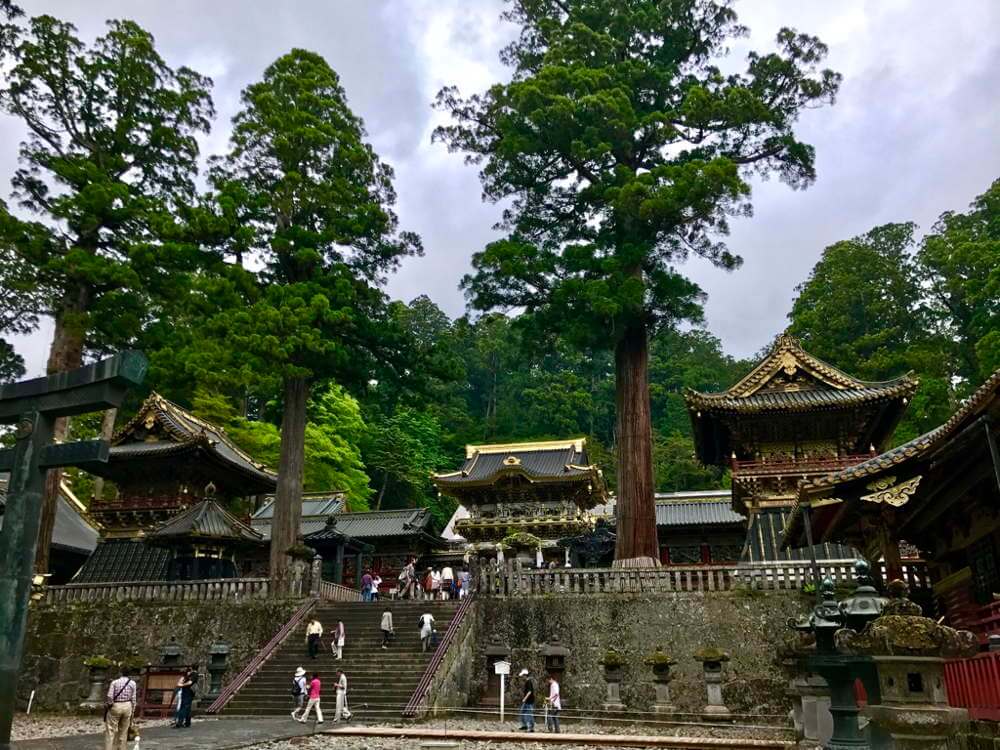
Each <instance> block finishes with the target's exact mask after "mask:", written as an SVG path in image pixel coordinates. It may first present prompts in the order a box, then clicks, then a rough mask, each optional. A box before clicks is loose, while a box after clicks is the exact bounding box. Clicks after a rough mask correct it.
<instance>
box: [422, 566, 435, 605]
mask: <svg viewBox="0 0 1000 750" xmlns="http://www.w3.org/2000/svg"><path fill="white" fill-rule="evenodd" d="M423 594H424V599H433V598H434V571H433V570H431V569H430V568H428V569H427V571H426V572H425V573H424V580H423Z"/></svg>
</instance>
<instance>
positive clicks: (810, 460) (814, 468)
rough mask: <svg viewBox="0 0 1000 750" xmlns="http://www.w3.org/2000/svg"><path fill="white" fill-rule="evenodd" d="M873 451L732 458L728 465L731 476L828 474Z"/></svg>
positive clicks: (863, 457)
mask: <svg viewBox="0 0 1000 750" xmlns="http://www.w3.org/2000/svg"><path fill="white" fill-rule="evenodd" d="M874 455H875V454H874V453H852V454H844V455H841V456H823V457H820V456H816V457H809V456H802V457H797V458H788V457H783V458H774V459H767V458H759V459H752V460H748V461H742V460H739V459H735V458H734V459H732V460H731V461H730V462H729V467H730V469H731V470H732V473H733V478H734V479H737V478H739V477H766V476H785V475H789V474H792V475H794V474H828V473H830V472H832V471H840V470H841V469H846V468H848V467H850V466H857V465H858V464H860V463H861V462H863V461H867V460H868V459H870V458H872V456H874Z"/></svg>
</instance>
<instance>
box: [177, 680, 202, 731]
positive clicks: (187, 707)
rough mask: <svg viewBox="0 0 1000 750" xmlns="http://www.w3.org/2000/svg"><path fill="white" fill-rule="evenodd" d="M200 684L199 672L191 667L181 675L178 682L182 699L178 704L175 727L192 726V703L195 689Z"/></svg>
mask: <svg viewBox="0 0 1000 750" xmlns="http://www.w3.org/2000/svg"><path fill="white" fill-rule="evenodd" d="M197 684H198V673H197V672H196V671H195V670H193V669H189V670H188V671H187V672H185V673H184V676H183V677H181V681H180V682H179V683H177V686H178V687H179V688H180V689H181V699H180V702H179V704H178V706H177V716H176V718H175V721H174V727H175V728H177V729H180V728H181V727H190V726H191V704H192V703H193V702H194V691H195V690H196V689H197V688H196V685H197Z"/></svg>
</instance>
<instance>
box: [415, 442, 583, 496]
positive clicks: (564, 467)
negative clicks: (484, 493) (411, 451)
mask: <svg viewBox="0 0 1000 750" xmlns="http://www.w3.org/2000/svg"><path fill="white" fill-rule="evenodd" d="M505 475H506V476H509V475H518V476H522V477H524V478H526V479H527V480H528V481H530V482H566V481H570V482H572V481H585V482H586V481H589V482H594V483H598V482H599V483H600V487H601V488H603V482H602V481H601V472H600V470H599V469H598V468H597V467H596V466H592V465H591V464H590V463H589V459H588V458H587V451H586V441H585V440H584V439H583V438H580V439H576V440H558V441H548V442H541V443H505V444H497V445H470V446H467V447H466V451H465V463H463V464H462V467H461V468H460V469H459V470H458V471H453V472H449V473H446V474H435V475H434V477H433V479H434V483H435V484H436V485H438V487H440V488H442V489H445V488H451V487H462V486H469V487H473V486H484V485H489V484H492V483H493V482H495V481H496V480H498V479H499V478H500V477H502V476H505Z"/></svg>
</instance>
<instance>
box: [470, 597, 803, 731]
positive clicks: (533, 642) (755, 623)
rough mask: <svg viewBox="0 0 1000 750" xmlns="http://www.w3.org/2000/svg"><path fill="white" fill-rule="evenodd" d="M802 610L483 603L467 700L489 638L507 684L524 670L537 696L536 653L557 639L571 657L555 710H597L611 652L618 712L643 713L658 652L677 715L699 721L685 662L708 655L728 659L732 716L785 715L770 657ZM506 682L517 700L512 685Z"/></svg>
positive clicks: (595, 601)
mask: <svg viewBox="0 0 1000 750" xmlns="http://www.w3.org/2000/svg"><path fill="white" fill-rule="evenodd" d="M812 603H813V602H812V601H811V600H810V599H809V598H808V597H805V596H803V595H802V594H800V593H797V592H749V593H747V592H741V591H731V592H730V591H727V592H721V591H715V592H678V593H673V594H667V593H664V594H655V595H610V594H601V595H596V596H585V597H581V596H559V595H549V596H543V597H532V598H524V599H517V598H515V597H510V598H507V599H502V600H498V599H494V600H489V599H484V600H483V601H480V602H479V603H478V604H477V612H476V634H477V637H476V653H475V657H474V676H475V684H474V695H475V696H479V695H481V693H482V691H483V689H484V687H485V683H486V672H487V670H486V654H485V652H484V649H485V647H486V645H487V644H488V642H489V641H490V639H491V637H492V636H493V635H494V634H495V635H496V636H497V637H498V639H499V641H500V642H501V643H502V644H503V645H505V646H508V647H509V648H510V649H511V660H512V670H511V671H512V674H515V675H516V674H517V672H518V671H520V669H521V668H522V667H525V666H527V667H528V668H529V669H530V670H531V672H532V675H533V677H534V679H535V686H536V690H538V691H539V692H540V693H541V692H542V687H543V686H542V677H543V675H544V661H543V658H542V654H541V649H542V647H543V645H544V644H545V643H546V642H547V641H549V639H550V638H551V637H552V636H553V635H555V634H558V636H559V639H560V641H561V645H563V646H565V647H567V648H569V649H570V651H571V654H570V656H569V658H568V660H567V668H566V673H565V675H564V677H563V682H562V696H563V701H564V704H565V706H564V707H565V709H584V710H588V711H597V710H600V709H601V708H602V704H603V703H604V700H605V695H606V690H605V682H604V679H603V669H602V667H601V666H600V661H601V659H602V657H603V656H604V654H605V653H606V652H607V650H608V649H609V648H614V649H616V650H618V651H620V652H622V653H623V654H624V655H625V661H626V664H625V666H624V675H623V682H622V689H621V694H622V700H623V701H624V703H625V705H626V707H627V708H628V710H630V711H648V710H651V709H650V706H651V705H652V703H653V700H654V687H653V681H652V672H651V670H650V667H649V666H647V665H646V664H644V663H643V659H645V658H646V656H647V655H649V653H650V652H652V651H653V650H654V649H655V647H656V646H657V645H661V646H662V647H663V649H664V651H665V652H667V653H668V654H670V655H672V656H673V657H674V658H675V659H676V660H677V662H678V664H677V666H675V667H674V668H673V672H674V673H675V675H676V676H675V679H674V682H673V683H672V684H671V698H672V702H673V704H674V705H675V706H676V707H677V710H678V711H689V712H700V710H701V709H702V707H703V706H704V705H705V684H704V679H703V676H702V668H701V664H700V663H698V662H696V661H695V660H694V659H693V658H692V654H693V653H694V652H695V651H697V650H699V649H700V648H703V647H705V646H716V647H718V648H721V649H723V650H725V651H728V652H729V653H730V654H731V656H732V661H730V662H729V663H728V664H727V665H726V667H725V672H724V682H723V697H724V699H725V701H726V704H727V705H728V706H729V708H730V709H731V710H732V711H734V712H740V713H747V714H757V715H764V714H785V713H787V711H788V709H789V708H790V702H789V701H788V699H787V697H786V696H785V692H784V690H785V685H786V680H785V679H784V678H783V677H782V675H781V672H780V670H779V668H778V665H777V661H776V658H775V650H776V648H777V645H778V643H779V642H780V640H781V639H782V638H783V637H784V635H785V634H786V633H787V632H788V631H787V626H786V622H787V620H788V618H789V617H792V616H795V615H800V614H804V613H805V612H807V611H808V610H809V608H810V607H811V606H812ZM513 682H514V685H513V688H512V695H514V696H515V699H517V695H518V693H519V690H520V683H519V681H518V680H517V679H515V680H513Z"/></svg>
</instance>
